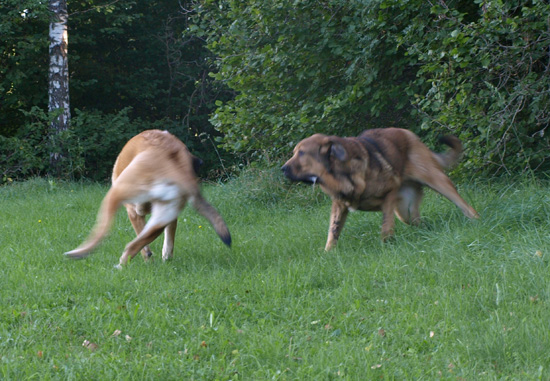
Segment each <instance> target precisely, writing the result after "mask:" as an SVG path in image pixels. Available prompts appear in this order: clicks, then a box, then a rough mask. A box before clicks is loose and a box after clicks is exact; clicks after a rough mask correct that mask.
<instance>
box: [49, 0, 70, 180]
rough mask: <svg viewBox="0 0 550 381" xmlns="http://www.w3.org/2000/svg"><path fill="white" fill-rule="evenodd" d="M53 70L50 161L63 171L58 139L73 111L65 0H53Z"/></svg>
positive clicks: (51, 76)
mask: <svg viewBox="0 0 550 381" xmlns="http://www.w3.org/2000/svg"><path fill="white" fill-rule="evenodd" d="M49 7H50V12H51V13H52V21H51V22H50V52H49V53H50V70H49V76H48V79H49V89H48V109H49V111H50V112H55V111H58V112H59V116H58V117H56V118H55V119H54V120H53V121H52V124H51V126H50V139H51V142H52V145H51V147H52V152H50V165H51V171H52V174H55V175H60V170H61V168H60V164H61V159H62V157H63V149H62V147H61V146H60V144H59V143H58V139H57V138H58V136H59V134H60V133H61V132H63V131H65V130H67V129H68V128H69V123H70V119H71V111H70V108H69V63H68V57H67V47H68V33H67V20H68V18H69V15H68V13H67V1H66V0H50V3H49Z"/></svg>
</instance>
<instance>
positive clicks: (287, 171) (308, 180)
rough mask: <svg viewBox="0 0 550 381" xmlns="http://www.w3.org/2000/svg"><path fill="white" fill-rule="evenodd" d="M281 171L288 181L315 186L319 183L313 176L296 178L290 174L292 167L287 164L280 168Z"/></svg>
mask: <svg viewBox="0 0 550 381" xmlns="http://www.w3.org/2000/svg"><path fill="white" fill-rule="evenodd" d="M281 170H282V171H283V173H284V175H285V176H286V177H288V179H289V180H292V181H303V182H304V183H310V184H315V183H317V182H318V181H319V178H318V177H317V176H313V175H306V176H296V175H295V174H294V172H292V167H291V166H290V165H287V164H285V165H283V166H282V167H281Z"/></svg>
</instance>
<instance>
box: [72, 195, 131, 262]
mask: <svg viewBox="0 0 550 381" xmlns="http://www.w3.org/2000/svg"><path fill="white" fill-rule="evenodd" d="M120 205H121V200H120V199H119V197H117V196H116V194H115V192H114V191H113V189H111V190H110V191H109V192H107V195H106V196H105V198H104V199H103V202H102V203H101V207H100V209H99V213H98V215H97V222H96V224H95V227H94V229H93V230H92V233H90V236H89V237H88V239H87V240H86V241H85V242H84V243H83V244H82V245H80V246H79V247H77V248H76V249H74V250H71V251H68V252H66V253H65V255H66V256H67V257H69V258H74V259H81V258H85V257H87V256H88V255H90V253H91V251H92V250H93V249H94V248H95V247H96V246H97V245H98V244H99V243H100V242H101V240H102V239H103V238H104V237H105V236H106V235H107V233H108V232H109V229H110V228H111V225H112V224H113V220H114V217H115V214H116V211H117V210H118V208H119V207H120Z"/></svg>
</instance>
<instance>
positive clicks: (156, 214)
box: [116, 200, 181, 268]
mask: <svg viewBox="0 0 550 381" xmlns="http://www.w3.org/2000/svg"><path fill="white" fill-rule="evenodd" d="M180 210H181V209H180V202H179V200H170V201H156V202H153V203H152V211H151V218H149V221H147V224H145V227H144V228H143V230H142V231H141V233H139V235H138V236H137V237H136V238H135V239H134V240H133V241H131V242H130V243H128V244H127V245H126V248H125V249H124V252H123V253H122V256H121V257H120V261H119V264H118V265H117V266H116V267H118V268H122V266H124V265H125V264H126V263H128V260H130V259H132V258H134V257H135V255H136V254H137V253H138V252H139V251H140V250H141V249H142V248H143V247H144V246H146V245H148V244H150V243H151V242H153V240H154V239H155V238H157V237H158V236H159V235H160V233H162V230H163V229H164V228H165V227H166V226H168V225H169V224H171V223H172V222H173V221H175V220H176V219H177V218H178V214H179V212H180Z"/></svg>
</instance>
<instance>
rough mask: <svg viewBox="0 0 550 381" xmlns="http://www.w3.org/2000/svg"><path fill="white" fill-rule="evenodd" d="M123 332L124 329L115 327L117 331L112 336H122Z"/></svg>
mask: <svg viewBox="0 0 550 381" xmlns="http://www.w3.org/2000/svg"><path fill="white" fill-rule="evenodd" d="M121 333H122V331H121V330H120V329H115V331H114V332H113V334H112V335H111V337H118V336H120V334H121Z"/></svg>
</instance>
